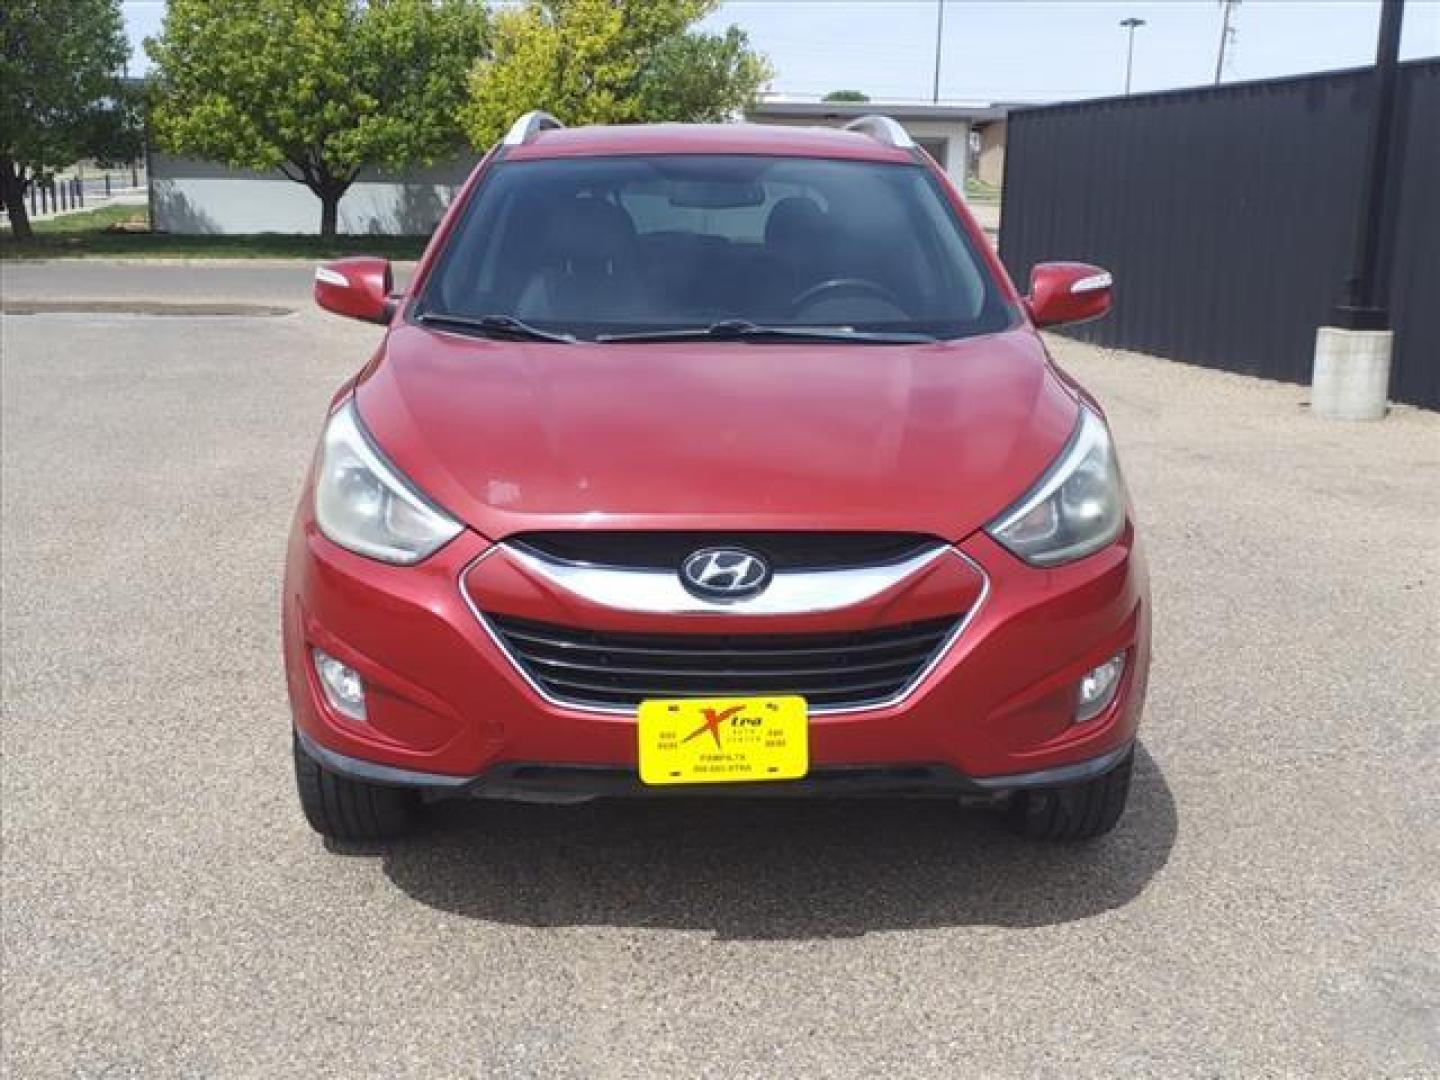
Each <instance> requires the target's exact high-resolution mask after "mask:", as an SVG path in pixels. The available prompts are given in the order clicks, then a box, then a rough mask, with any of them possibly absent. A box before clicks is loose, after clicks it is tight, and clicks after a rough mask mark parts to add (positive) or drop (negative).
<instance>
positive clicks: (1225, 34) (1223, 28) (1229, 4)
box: [1215, 0, 1240, 86]
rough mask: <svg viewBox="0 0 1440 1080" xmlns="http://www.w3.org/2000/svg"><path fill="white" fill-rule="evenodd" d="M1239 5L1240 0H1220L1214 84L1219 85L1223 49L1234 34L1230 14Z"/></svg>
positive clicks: (1223, 56)
mask: <svg viewBox="0 0 1440 1080" xmlns="http://www.w3.org/2000/svg"><path fill="white" fill-rule="evenodd" d="M1239 6H1240V0H1220V8H1221V14H1220V51H1219V52H1218V53H1217V54H1216V56H1215V85H1216V86H1219V85H1220V73H1221V72H1222V71H1223V70H1224V69H1225V50H1226V49H1227V48H1229V46H1230V41H1231V39H1232V38H1234V36H1235V27H1233V26H1231V25H1230V16H1231V15H1233V14H1234V13H1235V9H1236V8H1237V7H1239Z"/></svg>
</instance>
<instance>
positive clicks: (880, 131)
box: [845, 115, 915, 150]
mask: <svg viewBox="0 0 1440 1080" xmlns="http://www.w3.org/2000/svg"><path fill="white" fill-rule="evenodd" d="M845 130H846V131H858V132H859V133H860V134H861V135H869V136H870V138H872V139H874V140H875V141H876V142H882V143H884V144H885V145H886V146H898V147H900V149H902V150H910V149H912V148H914V146H915V140H914V139H912V138H910V133H909V132H908V131H906V130H905V129H904V128H903V127H901V126H900V125H899V123H898V122H896V121H894V120H892V119H890V117H888V116H878V115H872V116H861V117H859V118H857V119H855V120H851V121H850V122H849V123H848V124H846V125H845Z"/></svg>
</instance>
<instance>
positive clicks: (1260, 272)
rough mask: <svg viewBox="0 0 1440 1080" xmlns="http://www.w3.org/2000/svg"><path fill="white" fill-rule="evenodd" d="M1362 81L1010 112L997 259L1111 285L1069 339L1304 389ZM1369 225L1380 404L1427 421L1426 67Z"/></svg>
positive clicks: (1431, 402) (1431, 390) (1439, 297)
mask: <svg viewBox="0 0 1440 1080" xmlns="http://www.w3.org/2000/svg"><path fill="white" fill-rule="evenodd" d="M1370 74H1371V73H1370V71H1369V70H1368V69H1366V70H1361V71H1345V72H1337V73H1334V74H1329V75H1318V76H1307V77H1304V78H1295V79H1277V80H1271V81H1266V82H1255V83H1240V84H1235V85H1231V86H1220V87H1206V88H1204V89H1197V90H1181V91H1174V92H1169V93H1162V94H1146V95H1140V96H1136V97H1130V98H1110V99H1106V100H1102V101H1087V102H1077V103H1074V104H1069V105H1057V106H1050V107H1045V108H1037V109H1025V110H1021V111H1017V112H1014V113H1011V114H1010V123H1009V133H1008V144H1009V145H1008V146H1007V148H1006V167H1005V192H1004V216H1003V220H1002V225H1001V230H1000V253H1001V257H1002V258H1003V259H1004V261H1005V264H1006V266H1007V267H1008V268H1009V270H1010V273H1011V274H1012V275H1013V276H1014V277H1015V280H1016V283H1017V284H1018V285H1020V286H1021V288H1022V289H1023V288H1024V287H1025V282H1026V281H1028V279H1029V275H1030V268H1031V267H1032V266H1033V265H1034V264H1035V263H1037V262H1043V261H1045V260H1047V259H1080V260H1083V261H1086V262H1094V263H1098V264H1100V265H1101V266H1104V267H1105V268H1106V269H1109V270H1111V271H1113V272H1114V274H1115V278H1116V303H1115V310H1114V312H1113V313H1112V314H1111V315H1110V316H1109V317H1108V318H1106V319H1103V320H1101V321H1099V322H1096V323H1092V324H1089V325H1087V326H1082V327H1078V328H1076V330H1075V331H1074V333H1075V335H1076V336H1077V337H1082V338H1085V339H1087V340H1091V341H1095V342H1098V343H1100V344H1105V345H1115V346H1119V347H1122V348H1128V349H1136V350H1140V351H1143V352H1148V353H1153V354H1156V355H1159V356H1165V357H1169V358H1171V359H1175V360H1182V361H1186V362H1190V363H1196V364H1203V365H1205V366H1207V367H1218V368H1223V369H1226V370H1229V371H1238V372H1244V373H1247V374H1251V375H1260V376H1264V377H1266V378H1272V379H1285V380H1288V381H1291V382H1308V381H1309V379H1310V368H1311V361H1312V358H1313V355H1314V343H1315V329H1316V327H1317V326H1320V325H1321V324H1323V323H1325V322H1326V321H1327V319H1328V318H1329V316H1330V313H1331V311H1332V309H1333V307H1334V305H1335V303H1336V301H1337V300H1338V299H1339V298H1340V296H1341V290H1342V287H1343V285H1344V283H1345V279H1346V276H1347V274H1348V273H1349V271H1350V256H1351V245H1352V244H1353V243H1354V241H1355V231H1356V214H1357V213H1358V208H1357V206H1356V200H1357V196H1358V192H1359V187H1360V178H1361V171H1362V169H1363V167H1364V162H1365V153H1366V138H1367V134H1368V131H1369V127H1368V124H1369V117H1370V109H1371V105H1372V102H1373V100H1374V87H1373V81H1372V79H1371V77H1370ZM1389 177H1390V185H1391V187H1390V190H1389V192H1388V197H1387V201H1386V205H1387V216H1386V220H1385V222H1384V224H1383V226H1382V232H1383V235H1382V238H1381V265H1382V267H1383V271H1382V274H1383V277H1382V280H1383V281H1384V282H1385V283H1386V286H1387V291H1388V296H1389V299H1390V306H1391V311H1392V317H1393V325H1394V327H1395V354H1394V365H1393V371H1392V377H1391V392H1390V396H1391V398H1392V399H1393V400H1397V401H1406V402H1410V403H1412V404H1417V405H1424V406H1427V407H1429V408H1440V62H1436V61H1424V62H1416V63H1409V64H1403V65H1401V67H1400V77H1399V88H1398V102H1397V139H1396V145H1395V153H1394V157H1393V159H1392V162H1391V168H1390V170H1389Z"/></svg>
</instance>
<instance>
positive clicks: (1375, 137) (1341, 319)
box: [1310, 0, 1405, 420]
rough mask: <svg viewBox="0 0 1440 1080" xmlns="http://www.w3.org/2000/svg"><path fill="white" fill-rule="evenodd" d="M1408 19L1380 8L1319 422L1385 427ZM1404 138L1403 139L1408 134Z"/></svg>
mask: <svg viewBox="0 0 1440 1080" xmlns="http://www.w3.org/2000/svg"><path fill="white" fill-rule="evenodd" d="M1404 18H1405V0H1381V7H1380V34H1379V39H1378V42H1377V44H1376V48H1375V68H1374V75H1373V76H1372V80H1373V92H1374V96H1373V98H1372V101H1373V104H1372V106H1371V114H1370V135H1369V139H1368V140H1367V143H1366V154H1365V158H1364V160H1363V163H1362V166H1361V167H1362V169H1363V172H1362V173H1361V175H1360V199H1359V203H1358V206H1357V208H1356V215H1355V243H1354V250H1353V255H1352V262H1351V264H1350V274H1349V276H1348V277H1347V278H1346V280H1345V286H1344V289H1343V290H1342V292H1341V299H1340V303H1338V304H1337V305H1336V306H1335V310H1334V312H1332V314H1331V317H1330V319H1329V324H1328V325H1326V326H1322V327H1320V329H1319V331H1318V333H1317V335H1316V340H1315V368H1314V374H1313V376H1312V379H1311V393H1310V407H1311V409H1312V410H1313V411H1314V412H1315V413H1316V414H1317V415H1319V416H1327V417H1332V418H1336V419H1341V420H1379V419H1380V418H1381V417H1383V416H1384V415H1385V402H1386V396H1387V391H1388V389H1389V385H1390V359H1391V353H1392V351H1393V349H1394V342H1395V335H1394V332H1393V331H1392V329H1391V325H1390V305H1389V298H1388V297H1387V296H1386V290H1385V282H1384V280H1383V274H1382V267H1381V266H1380V256H1381V234H1382V232H1383V231H1384V228H1385V221H1386V206H1385V197H1386V195H1387V194H1388V191H1389V188H1390V166H1391V164H1392V162H1393V161H1394V159H1395V158H1396V157H1397V156H1399V155H1397V154H1396V152H1395V148H1394V143H1395V139H1396V138H1397V130H1396V124H1395V84H1396V79H1397V72H1396V65H1397V63H1398V61H1399V57H1400V28H1401V24H1402V22H1403V21H1404ZM1398 134H1399V135H1400V136H1402V137H1403V131H1402V132H1400V133H1398ZM1402 153H1403V151H1402Z"/></svg>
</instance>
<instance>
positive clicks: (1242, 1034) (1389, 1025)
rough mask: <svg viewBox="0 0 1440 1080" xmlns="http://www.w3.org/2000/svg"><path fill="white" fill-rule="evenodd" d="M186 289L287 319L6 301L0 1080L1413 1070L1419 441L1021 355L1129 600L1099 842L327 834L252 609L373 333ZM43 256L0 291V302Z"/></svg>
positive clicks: (917, 834) (1431, 688) (1213, 392)
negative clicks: (1137, 688)
mask: <svg viewBox="0 0 1440 1080" xmlns="http://www.w3.org/2000/svg"><path fill="white" fill-rule="evenodd" d="M180 270H181V271H182V272H183V275H184V285H183V287H182V288H181V289H180V293H181V295H182V296H187V297H188V296H194V297H212V298H213V297H224V298H230V299H243V300H247V301H257V300H264V301H266V302H275V303H279V304H281V305H282V306H290V307H294V308H297V309H299V313H298V314H294V315H288V316H280V317H249V318H240V317H198V318H188V317H175V316H167V317H141V316H130V317H127V316H124V315H113V314H101V315H77V314H35V315H7V316H5V317H4V318H3V321H0V344H3V383H0V392H3V417H0V420H3V428H0V432H3V507H0V509H3V582H0V583H3V702H4V726H3V738H0V749H3V772H0V780H3V788H0V798H3V811H4V812H3V844H4V847H3V871H0V872H3V879H0V884H3V970H0V976H3V1036H4V1037H3V1051H0V1055H3V1056H0V1066H3V1070H4V1072H5V1074H6V1075H10V1076H16V1077H22V1076H23V1077H43V1076H94V1077H99V1076H105V1077H128V1076H154V1077H169V1076H177V1075H184V1076H212V1075H213V1076H266V1077H270V1076H290V1075H296V1076H305V1077H307V1078H313V1077H316V1076H330V1075H333V1076H345V1077H349V1076H361V1075H384V1076H400V1075H431V1076H434V1075H506V1076H536V1077H547V1078H549V1077H568V1076H575V1077H636V1076H651V1075H653V1076H717V1077H719V1076H744V1077H752V1076H766V1077H780V1076H805V1077H810V1076H826V1077H843V1076H857V1077H859V1076H875V1075H888V1076H896V1077H904V1076H926V1075H932V1076H942V1075H943V1076H957V1075H983V1076H987V1077H988V1076H1012V1075H1013V1076H1054V1077H1075V1076H1086V1077H1088V1076H1114V1075H1150V1074H1165V1075H1191V1076H1220V1075H1290V1076H1320V1075H1326V1076H1329V1075H1335V1076H1356V1077H1362V1076H1363V1077H1370V1076H1380V1075H1383V1076H1397V1077H1399V1076H1420V1075H1440V948H1437V946H1440V931H1437V925H1440V924H1437V922H1436V920H1435V916H1434V913H1435V911H1436V909H1437V906H1440V904H1437V901H1440V895H1437V891H1440V889H1437V881H1440V857H1437V856H1440V843H1437V841H1440V826H1437V821H1440V800H1437V791H1440V781H1437V779H1436V777H1437V764H1440V762H1437V749H1440V740H1437V717H1440V644H1437V643H1440V539H1437V538H1440V505H1437V502H1436V498H1435V493H1436V487H1437V484H1436V478H1437V476H1440V416H1437V415H1434V414H1426V413H1420V412H1416V411H1413V410H1397V411H1396V412H1395V413H1394V414H1393V415H1392V416H1391V417H1390V418H1389V419H1388V420H1386V421H1385V422H1384V423H1380V424H1374V425H1346V424H1336V423H1325V422H1321V421H1319V420H1317V419H1315V418H1313V417H1311V416H1309V415H1308V414H1307V412H1306V410H1305V408H1304V398H1305V393H1304V391H1303V390H1302V389H1300V388H1296V387H1288V386H1280V385H1275V384H1268V383H1263V382H1258V381H1254V380H1248V379H1243V378H1237V377H1231V376H1226V375H1219V374H1215V373H1211V372H1205V371H1201V370H1198V369H1194V368H1187V367H1183V366H1180V365H1175V364H1167V363H1164V362H1161V361H1156V360H1153V359H1149V358H1146V357H1143V356H1137V355H1129V354H1113V353H1105V352H1102V351H1100V350H1097V349H1094V348H1090V347H1086V346H1081V345H1076V344H1073V343H1067V342H1064V341H1060V340H1057V341H1056V343H1055V347H1056V350H1057V353H1058V355H1059V356H1060V358H1061V359H1062V361H1063V362H1064V363H1065V365H1066V366H1067V367H1069V368H1070V369H1071V370H1073V371H1074V372H1075V374H1076V375H1078V376H1079V377H1080V378H1081V379H1082V380H1083V381H1084V382H1085V383H1086V384H1087V385H1088V386H1089V387H1090V388H1091V389H1093V390H1094V391H1095V393H1096V394H1097V395H1098V396H1099V398H1100V399H1101V400H1102V401H1103V402H1104V403H1105V405H1106V406H1107V408H1108V409H1109V410H1110V414H1111V418H1112V420H1113V423H1114V426H1115V428H1116V431H1117V435H1118V440H1119V444H1120V447H1121V453H1122V456H1123V460H1124V464H1125V467H1126V470H1127V475H1128V479H1129V482H1130V484H1131V487H1132V489H1133V490H1134V493H1135V496H1136V499H1137V501H1138V504H1139V506H1140V513H1141V516H1142V525H1143V528H1144V530H1145V533H1146V538H1147V540H1148V546H1149V552H1150V556H1151V565H1152V574H1153V580H1154V591H1155V602H1156V605H1157V622H1156V626H1155V638H1156V657H1155V666H1154V671H1153V675H1152V680H1151V697H1150V705H1149V710H1148V715H1147V719H1146V726H1145V729H1144V749H1143V751H1142V754H1141V757H1140V765H1139V771H1138V779H1137V785H1136V789H1135V793H1134V797H1133V799H1132V802H1131V807H1130V810H1129V812H1128V813H1127V815H1126V817H1125V818H1124V820H1123V821H1122V823H1121V826H1120V828H1119V830H1118V831H1117V832H1116V833H1115V834H1114V835H1113V836H1112V837H1111V838H1109V839H1108V840H1106V841H1103V842H1101V843H1099V844H1097V845H1093V846H1089V847H1080V848H1063V847H1060V848H1055V847H1043V846H1034V845H1030V844H1026V843H1023V842H1020V841H1018V840H1015V839H1012V838H1010V837H1009V836H1008V835H1006V834H1005V833H1004V832H1002V831H1001V829H1000V828H999V827H998V826H997V824H996V822H995V821H993V820H992V819H991V818H989V817H988V816H986V815H982V814H963V813H961V812H959V811H958V810H956V809H954V808H952V807H950V806H947V805H942V804H936V803H913V804H906V803H891V802H882V803H858V804H856V803H807V804H801V805H795V804H764V803H755V804H739V805H737V804H734V803H715V802H696V803H682V804H675V803H665V804H662V805H636V804H631V805H625V804H592V805H590V806H583V807H568V808H560V807H557V808H548V807H535V806H519V805H515V806H510V805H467V806H456V807H450V808H447V809H445V810H444V811H443V812H442V813H441V814H440V815H439V816H438V819H437V821H436V823H435V825H434V826H433V827H432V828H431V829H430V830H429V831H427V832H426V833H424V834H423V835H421V836H419V837H418V838H416V839H414V840H411V841H407V842H404V843H399V844H395V845H393V846H388V847H384V848H376V849H373V850H362V851H356V850H347V851H329V850H326V848H325V847H324V846H322V845H321V844H320V843H319V842H318V841H317V839H316V838H315V837H314V836H313V835H312V834H310V833H309V831H308V830H307V829H306V828H305V826H304V824H303V822H302V820H301V818H300V814H299V811H298V808H297V806H296V803H295V799H294V795H293V792H292V784H291V778H290V771H289V762H288V750H289V743H288V734H287V725H288V715H287V708H286V704H285V698H284V689H283V685H282V680H281V672H280V663H279V633H278V619H277V593H278V590H279V579H280V567H281V553H282V545H283V539H284V535H285V530H286V526H287V522H288V517H289V514H290V511H291V507H292V500H293V499H294V497H295V494H296V491H297V488H298V484H299V481H300V477H301V473H302V471H303V469H304V468H305V465H306V462H307V460H308V457H309V454H310V452H311V449H312V445H313V440H314V438H315V436H316V434H317V431H318V428H319V424H320V418H321V414H322V412H323V409H324V406H325V402H326V400H327V398H328V395H329V394H330V392H331V389H332V388H333V387H334V386H335V385H336V384H337V383H338V382H339V381H340V379H341V378H342V377H343V376H344V375H345V374H346V373H347V372H349V371H350V370H351V369H353V368H354V367H356V366H357V365H358V364H359V363H360V362H361V361H362V360H363V359H364V357H365V356H366V354H367V350H368V349H369V348H371V347H372V345H373V343H374V342H375V341H376V340H377V338H378V334H377V332H376V331H375V330H374V329H373V328H367V327H364V326H362V325H360V324H355V323H344V322H342V321H340V320H338V319H334V318H331V317H327V316H323V315H321V314H319V313H317V312H311V311H310V310H308V308H307V307H306V301H305V299H304V289H305V282H306V279H307V276H308V275H307V274H306V273H305V272H304V271H303V270H300V271H295V272H287V271H280V272H276V273H274V274H270V275H265V274H261V273H258V272H257V271H255V270H253V269H244V268H233V269H230V268H227V269H212V268H204V267H186V268H180ZM86 272H87V273H88V274H91V275H92V276H93V275H96V274H98V275H99V276H98V277H94V278H93V280H94V281H95V282H97V284H96V285H95V286H94V288H93V290H92V295H94V296H97V297H98V296H112V297H113V296H120V297H125V296H147V295H153V294H156V293H159V294H160V295H161V296H165V297H168V296H169V295H170V294H169V290H170V289H171V288H172V284H173V283H174V282H176V281H177V280H179V279H178V278H177V277H176V276H175V273H176V270H175V269H173V268H163V269H162V268H134V267H125V268H118V267H110V268H108V269H99V270H97V268H95V267H91V268H90V269H89V270H87V271H86ZM58 273H59V272H57V271H55V270H54V269H53V268H45V267H26V266H14V267H6V268H5V280H4V286H5V290H6V294H7V299H15V298H21V297H25V296H27V295H28V296H44V295H48V294H49V292H50V290H52V289H53V287H54V281H55V280H56V277H57V274H58ZM157 275H159V276H157Z"/></svg>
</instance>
